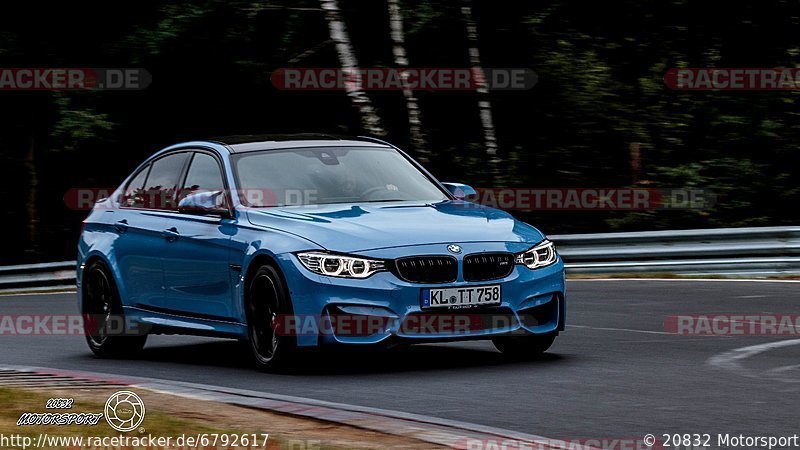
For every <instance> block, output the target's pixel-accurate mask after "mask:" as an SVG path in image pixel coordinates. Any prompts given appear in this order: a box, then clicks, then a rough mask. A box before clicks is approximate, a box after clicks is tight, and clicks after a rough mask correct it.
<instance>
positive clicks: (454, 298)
mask: <svg viewBox="0 0 800 450" xmlns="http://www.w3.org/2000/svg"><path fill="white" fill-rule="evenodd" d="M502 301H503V297H502V295H501V290H500V285H499V284H495V285H491V286H465V287H458V288H443V289H423V290H422V307H423V308H447V307H450V308H453V307H455V308H464V307H470V306H486V305H499V304H500V303H501V302H502Z"/></svg>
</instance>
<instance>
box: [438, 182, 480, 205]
mask: <svg viewBox="0 0 800 450" xmlns="http://www.w3.org/2000/svg"><path fill="white" fill-rule="evenodd" d="M442 184H443V185H444V187H446V188H447V190H448V191H450V193H451V194H453V197H455V198H457V199H458V200H467V201H473V200H474V199H477V198H478V191H476V190H475V189H474V188H473V187H472V186H468V185H466V184H461V183H442Z"/></svg>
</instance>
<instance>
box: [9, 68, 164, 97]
mask: <svg viewBox="0 0 800 450" xmlns="http://www.w3.org/2000/svg"><path fill="white" fill-rule="evenodd" d="M151 81H152V77H151V76H150V73H149V72H148V71H146V70H144V69H139V68H116V69H114V68H105V69H88V68H79V67H68V68H63V67H61V68H59V67H49V68H46V67H33V68H5V69H4V68H0V91H83V90H104V91H128V90H133V91H136V90H141V89H145V88H147V87H148V86H149V85H150V83H151Z"/></svg>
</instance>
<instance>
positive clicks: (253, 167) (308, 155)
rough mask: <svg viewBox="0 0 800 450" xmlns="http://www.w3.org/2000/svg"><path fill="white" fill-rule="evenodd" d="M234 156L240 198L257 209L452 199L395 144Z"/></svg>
mask: <svg viewBox="0 0 800 450" xmlns="http://www.w3.org/2000/svg"><path fill="white" fill-rule="evenodd" d="M232 160H233V167H234V172H235V175H236V179H237V184H238V188H239V195H240V198H241V199H242V201H243V202H244V204H246V205H248V206H252V207H274V206H297V205H324V204H334V203H370V202H392V201H420V202H438V201H442V200H446V199H447V198H448V197H447V196H446V194H445V193H444V192H443V191H442V190H441V189H439V187H438V186H436V185H435V184H434V183H433V182H432V181H431V180H430V179H428V177H426V176H425V175H424V174H423V173H422V172H420V171H419V170H418V169H417V168H416V167H414V165H413V164H412V163H411V162H410V161H409V160H408V159H406V158H405V157H404V156H403V155H402V154H400V153H399V152H397V151H396V150H394V149H391V148H381V147H320V148H300V149H287V150H267V151H261V152H253V153H241V154H236V155H233V156H232Z"/></svg>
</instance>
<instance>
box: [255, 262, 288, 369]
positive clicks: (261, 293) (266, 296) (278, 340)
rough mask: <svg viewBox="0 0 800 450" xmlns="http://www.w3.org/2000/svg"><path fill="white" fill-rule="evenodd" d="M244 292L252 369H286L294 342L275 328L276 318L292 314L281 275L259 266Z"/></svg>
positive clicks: (267, 267)
mask: <svg viewBox="0 0 800 450" xmlns="http://www.w3.org/2000/svg"><path fill="white" fill-rule="evenodd" d="M247 293H248V295H247V301H246V306H247V308H246V310H247V333H248V338H249V339H248V340H249V347H250V353H251V355H252V358H253V362H254V363H255V365H256V368H258V369H259V370H263V371H275V370H281V369H286V368H288V367H289V365H290V363H291V362H292V360H293V359H294V355H295V351H296V347H297V343H296V341H295V339H294V337H293V336H287V335H282V334H281V333H280V332H278V331H277V329H278V328H279V327H278V320H280V319H281V318H282V317H285V315H287V314H291V313H292V306H291V299H290V298H289V290H288V289H287V288H286V284H285V283H284V282H283V277H281V275H280V273H278V271H277V269H275V267H273V266H271V265H268V264H267V265H263V266H261V267H259V268H258V269H257V270H256V271H255V273H254V274H253V276H252V277H251V279H250V282H249V284H248V289H247Z"/></svg>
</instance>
